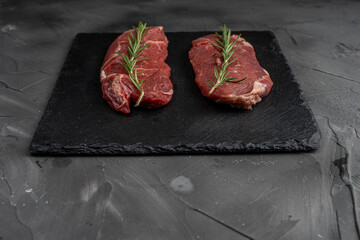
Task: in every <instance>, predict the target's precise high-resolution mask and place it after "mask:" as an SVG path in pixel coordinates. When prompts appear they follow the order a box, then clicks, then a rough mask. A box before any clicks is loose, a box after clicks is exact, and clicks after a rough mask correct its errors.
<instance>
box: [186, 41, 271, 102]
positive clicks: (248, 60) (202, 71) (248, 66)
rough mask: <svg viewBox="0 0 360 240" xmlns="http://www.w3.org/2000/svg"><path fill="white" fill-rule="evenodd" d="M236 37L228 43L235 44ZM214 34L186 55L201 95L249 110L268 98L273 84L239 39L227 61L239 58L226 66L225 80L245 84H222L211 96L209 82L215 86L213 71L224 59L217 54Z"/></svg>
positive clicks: (246, 44) (197, 43)
mask: <svg viewBox="0 0 360 240" xmlns="http://www.w3.org/2000/svg"><path fill="white" fill-rule="evenodd" d="M237 37H238V36H237V35H232V36H231V40H232V41H235V40H236V38H237ZM216 39H218V38H217V36H216V35H215V34H210V35H206V36H204V37H200V38H198V39H196V40H194V41H193V42H192V48H191V50H190V51H189V58H190V62H191V64H192V66H193V69H194V72H195V81H196V84H197V85H198V86H199V88H200V90H201V94H202V95H203V96H205V97H208V98H210V99H212V100H214V101H216V102H219V103H224V104H228V105H230V106H231V107H235V108H244V109H252V105H254V104H256V103H258V102H260V101H261V98H262V97H265V96H266V95H268V94H269V92H270V90H271V87H272V85H273V82H272V81H271V79H270V76H269V73H268V72H267V71H266V70H265V69H263V68H262V67H261V66H260V64H259V62H258V61H257V59H256V55H255V51H254V48H253V46H252V45H251V44H250V43H248V42H247V41H245V39H244V38H241V37H240V38H239V39H238V41H241V40H244V41H243V42H242V43H240V45H239V47H238V49H237V50H236V51H235V52H234V54H233V55H232V57H231V58H230V61H231V60H232V59H234V58H236V57H239V56H240V58H239V59H238V60H236V61H235V62H234V63H232V64H231V65H230V66H229V68H228V69H229V71H230V73H229V75H228V78H232V77H234V78H235V79H234V80H240V79H242V78H244V77H246V79H245V80H244V81H241V82H238V83H231V82H225V83H223V84H222V85H220V86H219V87H218V88H216V89H215V90H214V91H213V92H212V93H211V94H210V95H209V92H210V90H211V87H209V86H208V85H207V84H209V81H208V79H211V80H212V81H213V82H216V78H215V75H214V67H219V68H221V64H222V62H223V59H222V57H221V56H219V55H218V54H216V55H214V54H215V53H217V52H220V50H219V49H218V48H216V47H214V46H213V45H211V43H212V44H218V43H217V42H216V41H215V40H216Z"/></svg>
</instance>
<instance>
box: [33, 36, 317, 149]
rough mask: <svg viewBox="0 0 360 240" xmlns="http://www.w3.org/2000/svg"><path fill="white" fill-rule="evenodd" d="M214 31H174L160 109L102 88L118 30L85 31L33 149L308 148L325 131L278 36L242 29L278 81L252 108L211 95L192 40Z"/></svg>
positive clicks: (76, 43)
mask: <svg viewBox="0 0 360 240" xmlns="http://www.w3.org/2000/svg"><path fill="white" fill-rule="evenodd" d="M206 34H209V32H190V33H186V32H182V33H167V37H168V39H169V48H168V50H169V56H168V59H167V63H168V64H169V65H170V67H171V70H172V71H171V73H172V74H171V79H172V82H173V84H174V92H175V93H174V97H173V99H172V101H171V102H170V103H169V104H168V105H167V106H165V107H162V108H160V109H156V110H145V109H139V108H138V109H133V110H132V113H131V114H129V115H123V114H121V113H118V112H116V111H114V110H113V109H112V108H110V107H109V106H108V105H107V104H106V103H105V101H104V100H103V99H102V96H101V94H102V93H101V86H100V81H99V71H100V68H101V64H102V62H103V58H104V55H105V53H106V51H107V49H108V46H109V45H110V44H111V42H112V41H113V40H114V39H115V38H116V37H117V36H118V35H119V34H107V33H104V34H96V33H94V34H79V35H77V37H76V38H75V40H74V43H73V45H72V47H71V49H70V52H69V54H68V56H67V59H66V61H65V63H64V66H63V69H62V70H61V72H60V75H59V79H58V82H57V84H56V85H55V89H54V91H53V95H52V97H51V98H50V100H49V104H48V106H47V108H46V111H45V113H44V117H43V118H42V120H41V122H40V124H39V128H38V130H37V131H36V133H35V136H34V138H33V141H32V144H31V148H30V151H31V153H33V154H160V153H174V154H177V153H220V152H222V153H226V152H273V151H301V150H311V149H315V148H317V147H318V143H319V140H320V139H319V138H320V133H319V131H318V129H317V125H316V121H315V119H314V117H313V115H312V113H311V110H310V109H309V107H308V105H307V103H306V102H305V100H304V99H303V97H302V95H301V91H300V89H299V85H298V83H297V82H296V80H295V79H294V76H293V74H292V72H291V69H290V67H289V65H288V64H287V62H286V59H285V57H284V56H283V54H282V53H281V50H280V48H279V45H278V43H277V41H276V38H275V36H274V35H273V34H272V33H271V32H251V31H246V32H242V36H243V37H245V39H247V41H249V42H250V43H252V44H253V46H254V48H255V52H256V54H257V58H258V61H259V63H260V65H261V66H263V67H264V68H265V69H266V70H267V71H268V72H269V74H270V76H271V78H272V80H273V82H274V87H273V89H272V91H271V92H270V94H269V95H268V96H267V97H265V98H263V101H262V102H260V103H259V104H257V105H256V106H254V109H253V110H251V111H246V110H239V109H231V108H229V107H227V106H225V105H220V104H216V103H214V102H212V101H209V100H208V99H206V98H204V97H203V96H202V95H201V94H200V91H199V89H198V88H197V86H196V84H195V81H194V74H193V70H192V67H191V65H190V62H189V59H188V51H189V50H190V48H191V41H192V40H194V39H196V38H198V37H200V36H204V35H206Z"/></svg>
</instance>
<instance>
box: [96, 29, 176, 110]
mask: <svg viewBox="0 0 360 240" xmlns="http://www.w3.org/2000/svg"><path fill="white" fill-rule="evenodd" d="M130 32H132V33H133V34H135V36H136V33H134V30H130V31H127V32H124V33H123V34H121V35H120V36H119V37H118V38H116V40H115V41H114V42H113V43H112V44H111V45H110V47H109V49H108V51H107V54H106V56H105V59H104V63H103V66H102V68H101V73H100V79H101V84H102V92H103V98H104V99H105V100H106V101H107V102H108V103H109V105H110V106H111V107H112V108H114V109H115V110H117V111H120V112H123V113H130V102H136V101H137V99H138V98H139V96H140V92H139V90H138V89H137V88H136V87H135V86H134V85H133V83H132V82H131V81H130V79H129V76H128V73H127V71H126V70H125V69H124V67H123V66H122V65H121V62H122V61H123V59H122V57H121V56H120V55H119V54H116V53H115V52H119V53H122V54H124V55H127V56H129V54H128V46H129V41H128V37H130ZM142 40H143V42H144V43H142V46H143V45H146V44H150V45H149V46H148V47H147V48H145V49H144V50H143V51H142V53H141V55H140V56H139V58H147V59H144V60H140V61H138V62H137V69H138V71H140V70H145V71H146V72H142V73H139V74H138V78H139V79H140V80H141V79H146V81H145V82H144V83H143V84H142V87H143V89H144V92H145V94H144V97H143V99H142V101H141V103H140V105H139V106H140V107H144V108H158V107H161V106H163V105H165V104H167V103H168V102H169V101H170V100H171V98H172V95H173V92H174V91H173V85H172V83H171V81H170V67H169V66H168V65H167V64H166V63H165V59H166V57H167V55H168V51H167V47H168V40H167V38H166V36H165V33H164V30H163V27H151V28H149V30H148V31H147V33H146V34H145V35H144V37H143V39H142Z"/></svg>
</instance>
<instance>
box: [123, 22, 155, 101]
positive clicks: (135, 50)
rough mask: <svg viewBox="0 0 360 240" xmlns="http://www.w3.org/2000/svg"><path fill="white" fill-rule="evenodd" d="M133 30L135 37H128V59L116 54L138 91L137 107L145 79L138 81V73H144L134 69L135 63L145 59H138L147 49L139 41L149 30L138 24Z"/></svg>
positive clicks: (132, 35)
mask: <svg viewBox="0 0 360 240" xmlns="http://www.w3.org/2000/svg"><path fill="white" fill-rule="evenodd" d="M133 29H134V31H135V33H136V36H135V35H134V34H133V33H132V32H130V35H131V38H130V37H128V40H129V46H128V53H129V57H128V56H126V55H124V54H122V53H119V52H116V53H117V54H119V55H120V56H121V57H122V58H123V59H124V62H122V63H121V65H122V66H123V67H124V68H125V69H126V71H127V72H128V74H129V78H130V80H131V82H132V83H133V84H134V86H135V87H136V88H137V89H138V90H139V91H140V97H139V98H138V100H137V101H136V104H135V105H134V106H135V107H137V106H139V104H140V102H141V100H142V98H143V97H144V93H145V92H144V89H143V88H142V84H143V83H144V81H145V79H142V80H139V79H138V76H137V75H138V73H141V72H145V71H144V70H141V71H138V70H137V69H136V67H137V65H136V64H137V62H138V61H140V60H144V59H147V58H139V56H140V55H141V52H142V50H144V49H145V48H147V47H148V46H149V44H146V45H144V46H141V44H142V43H144V42H143V41H142V40H141V39H142V38H143V37H144V35H145V34H146V32H147V31H148V30H149V28H147V27H146V23H142V22H141V21H140V22H139V25H138V26H137V27H135V26H133Z"/></svg>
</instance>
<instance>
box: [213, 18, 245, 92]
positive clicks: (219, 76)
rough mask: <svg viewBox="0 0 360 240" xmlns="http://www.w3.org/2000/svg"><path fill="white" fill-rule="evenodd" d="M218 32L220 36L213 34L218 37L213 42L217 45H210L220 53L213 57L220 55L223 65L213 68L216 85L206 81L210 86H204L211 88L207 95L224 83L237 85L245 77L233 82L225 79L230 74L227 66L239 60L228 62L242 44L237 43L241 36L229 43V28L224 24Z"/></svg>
mask: <svg viewBox="0 0 360 240" xmlns="http://www.w3.org/2000/svg"><path fill="white" fill-rule="evenodd" d="M220 30H221V31H222V35H220V34H219V33H217V32H215V34H216V36H217V37H218V39H216V40H215V41H216V42H217V43H218V44H213V43H211V45H212V46H214V47H215V48H217V49H219V50H220V51H221V52H220V53H215V54H214V55H221V56H222V58H223V63H222V64H221V67H220V68H219V67H214V76H215V79H216V83H215V82H214V81H212V80H210V79H208V80H209V82H210V83H211V84H212V85H210V84H207V83H206V85H208V86H209V87H210V88H211V89H210V91H209V95H210V94H211V93H213V91H214V90H215V89H216V88H218V87H219V86H221V85H222V84H223V83H224V82H231V83H237V82H241V81H243V80H245V79H246V77H244V78H242V79H239V80H234V79H235V78H228V77H227V76H228V75H229V73H230V70H229V66H230V65H231V64H232V63H234V62H235V61H236V60H237V59H239V58H240V57H236V58H234V59H233V60H231V61H230V58H231V56H232V55H233V54H234V52H235V51H236V50H237V49H238V47H239V45H240V43H242V42H243V40H241V41H238V40H239V38H240V36H241V35H239V36H238V37H237V38H236V39H235V41H233V42H231V41H230V40H231V30H230V29H229V28H227V27H226V25H225V24H224V26H223V27H220Z"/></svg>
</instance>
